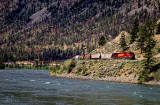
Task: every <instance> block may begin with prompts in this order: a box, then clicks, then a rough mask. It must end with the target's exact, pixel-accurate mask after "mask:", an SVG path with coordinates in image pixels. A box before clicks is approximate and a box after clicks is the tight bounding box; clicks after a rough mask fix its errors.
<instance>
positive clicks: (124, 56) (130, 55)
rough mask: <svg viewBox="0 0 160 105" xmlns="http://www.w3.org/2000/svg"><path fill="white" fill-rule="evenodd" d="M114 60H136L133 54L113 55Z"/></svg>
mask: <svg viewBox="0 0 160 105" xmlns="http://www.w3.org/2000/svg"><path fill="white" fill-rule="evenodd" d="M112 58H113V59H135V55H134V53H133V52H123V53H112Z"/></svg>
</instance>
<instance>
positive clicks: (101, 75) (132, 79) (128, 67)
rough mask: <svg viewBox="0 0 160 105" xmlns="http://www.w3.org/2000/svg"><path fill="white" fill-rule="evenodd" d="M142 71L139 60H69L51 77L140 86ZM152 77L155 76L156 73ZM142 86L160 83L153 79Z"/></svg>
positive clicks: (54, 71)
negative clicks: (139, 79) (139, 78)
mask: <svg viewBox="0 0 160 105" xmlns="http://www.w3.org/2000/svg"><path fill="white" fill-rule="evenodd" d="M141 70H143V67H142V64H141V61H138V60H77V61H75V60H68V61H65V62H64V64H63V65H62V66H60V67H59V69H58V70H55V69H54V70H53V71H51V75H53V76H58V77H65V78H75V79H89V80H101V81H109V82H121V83H133V84H138V77H139V74H140V72H141ZM151 75H152V76H153V75H154V73H152V74H151ZM158 77H159V75H158ZM142 84H150V85H160V81H159V80H156V79H153V80H152V81H149V82H143V83H142Z"/></svg>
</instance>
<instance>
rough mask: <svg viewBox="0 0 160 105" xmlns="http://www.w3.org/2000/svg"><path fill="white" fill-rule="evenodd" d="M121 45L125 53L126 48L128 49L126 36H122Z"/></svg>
mask: <svg viewBox="0 0 160 105" xmlns="http://www.w3.org/2000/svg"><path fill="white" fill-rule="evenodd" d="M120 45H121V48H122V50H123V51H124V50H125V48H126V47H127V44H126V40H125V36H124V34H122V36H121V38H120Z"/></svg>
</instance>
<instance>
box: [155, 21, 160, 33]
mask: <svg viewBox="0 0 160 105" xmlns="http://www.w3.org/2000/svg"><path fill="white" fill-rule="evenodd" d="M156 33H157V34H160V23H158V26H157V32H156Z"/></svg>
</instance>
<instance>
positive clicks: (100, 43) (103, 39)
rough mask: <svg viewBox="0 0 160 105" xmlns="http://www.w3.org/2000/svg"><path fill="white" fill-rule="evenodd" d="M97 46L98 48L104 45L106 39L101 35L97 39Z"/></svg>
mask: <svg viewBox="0 0 160 105" xmlns="http://www.w3.org/2000/svg"><path fill="white" fill-rule="evenodd" d="M98 44H99V46H104V45H105V44H106V39H105V37H104V36H103V35H102V36H101V37H100V38H99V41H98Z"/></svg>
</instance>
